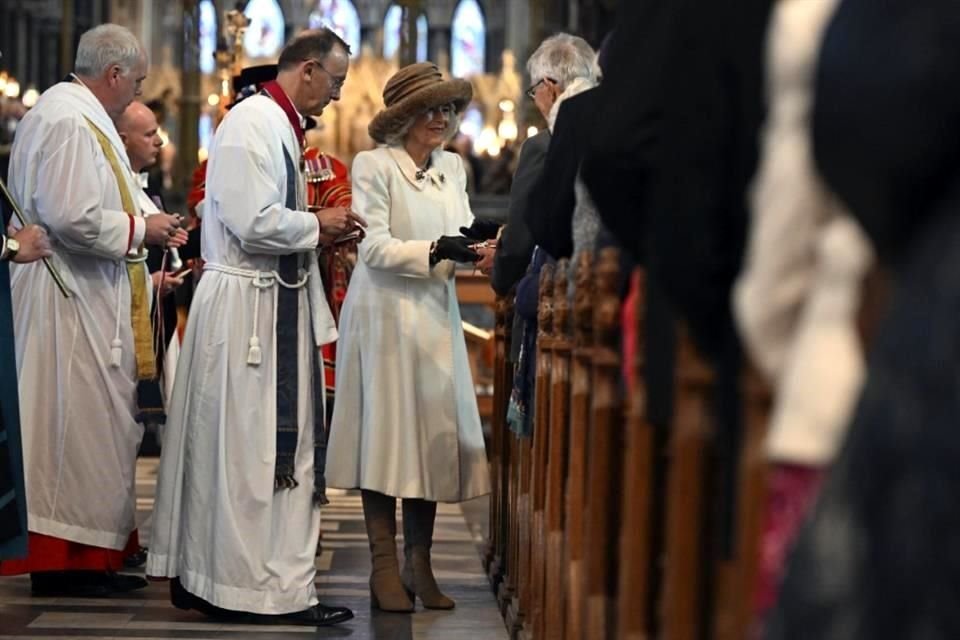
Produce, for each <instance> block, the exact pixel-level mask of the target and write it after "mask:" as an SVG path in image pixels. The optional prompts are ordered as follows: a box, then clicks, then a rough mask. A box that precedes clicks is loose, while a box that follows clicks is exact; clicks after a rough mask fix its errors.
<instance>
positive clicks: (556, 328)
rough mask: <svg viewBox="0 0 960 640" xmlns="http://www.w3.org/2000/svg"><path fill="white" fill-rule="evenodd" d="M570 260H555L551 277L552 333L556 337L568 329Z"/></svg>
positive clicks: (562, 334) (567, 331)
mask: <svg viewBox="0 0 960 640" xmlns="http://www.w3.org/2000/svg"><path fill="white" fill-rule="evenodd" d="M569 274H570V261H569V260H567V259H566V258H562V259H561V260H559V261H558V262H557V268H556V269H555V270H554V278H553V333H554V335H555V336H557V337H561V336H564V335H567V334H568V333H569V331H570V329H569V323H570V298H569V296H568V295H567V289H568V283H569V281H570V278H569Z"/></svg>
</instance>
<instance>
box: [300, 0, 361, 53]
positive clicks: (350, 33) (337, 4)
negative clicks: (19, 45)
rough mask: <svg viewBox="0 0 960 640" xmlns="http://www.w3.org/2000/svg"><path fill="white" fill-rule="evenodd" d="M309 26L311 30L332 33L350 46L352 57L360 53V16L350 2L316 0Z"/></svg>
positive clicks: (342, 0)
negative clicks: (323, 30) (322, 29)
mask: <svg viewBox="0 0 960 640" xmlns="http://www.w3.org/2000/svg"><path fill="white" fill-rule="evenodd" d="M309 24H310V28H311V29H317V28H319V27H327V28H328V29H331V30H332V31H334V32H335V33H336V34H337V35H338V36H340V37H341V38H343V40H344V42H346V43H347V44H348V45H350V51H351V52H352V56H353V57H356V56H357V55H358V54H359V53H360V14H358V13H357V8H356V7H355V6H353V3H352V2H350V0H317V4H316V8H315V9H314V10H313V12H312V13H311V14H310V22H309Z"/></svg>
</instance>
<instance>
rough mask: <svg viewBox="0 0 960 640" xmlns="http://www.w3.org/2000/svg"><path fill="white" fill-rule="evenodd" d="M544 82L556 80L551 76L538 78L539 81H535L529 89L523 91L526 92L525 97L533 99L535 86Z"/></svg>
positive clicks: (535, 92)
mask: <svg viewBox="0 0 960 640" xmlns="http://www.w3.org/2000/svg"><path fill="white" fill-rule="evenodd" d="M544 82H550V83H552V84H557V81H556V80H554V79H553V78H540V80H539V81H537V82H536V83H534V84H533V86H531V87H530V88H529V89H527V90H526V91H524V93H526V94H527V97H528V98H530V99H531V100H533V98H534V96H536V95H537V87H539V86H540V85H542V84H543V83H544Z"/></svg>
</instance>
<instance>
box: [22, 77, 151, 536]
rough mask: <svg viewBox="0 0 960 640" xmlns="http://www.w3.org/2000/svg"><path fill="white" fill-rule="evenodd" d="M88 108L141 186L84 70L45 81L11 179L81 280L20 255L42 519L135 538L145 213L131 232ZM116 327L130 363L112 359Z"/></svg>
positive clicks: (29, 448) (32, 514)
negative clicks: (82, 81)
mask: <svg viewBox="0 0 960 640" xmlns="http://www.w3.org/2000/svg"><path fill="white" fill-rule="evenodd" d="M84 117H86V118H89V120H91V121H92V122H93V123H94V124H95V125H96V126H97V127H98V128H99V129H100V130H101V131H102V132H103V133H104V134H105V135H106V136H107V137H108V138H109V140H110V143H111V145H112V147H113V151H114V154H115V155H116V156H117V159H118V161H119V162H120V163H121V164H122V166H123V169H124V170H125V171H124V174H125V175H126V176H128V181H127V182H128V188H129V189H130V190H131V193H133V194H135V193H136V191H137V190H138V189H139V185H137V184H136V182H135V181H134V180H133V172H132V170H131V169H130V167H129V164H128V163H127V156H126V151H125V150H124V147H123V143H122V142H121V140H120V137H119V135H118V134H117V132H116V129H115V127H114V125H113V122H112V121H111V120H110V117H109V116H108V115H107V112H106V111H105V110H104V109H103V106H102V105H101V104H100V102H99V101H98V100H97V99H96V97H94V95H93V94H92V93H90V91H89V90H88V89H86V88H85V87H83V86H81V85H79V84H71V83H60V84H56V85H54V86H53V87H51V88H50V89H49V90H48V91H46V92H44V94H43V95H42V96H41V97H40V99H39V100H38V101H37V104H36V106H35V107H34V108H33V109H31V110H30V112H29V113H28V114H27V115H26V117H25V118H24V119H23V121H22V122H21V123H20V126H19V127H18V129H17V136H16V140H15V141H14V145H13V152H12V154H11V158H10V187H11V191H12V193H13V195H14V197H15V198H16V199H17V201H18V202H19V203H20V205H21V207H22V208H23V212H24V215H25V216H26V218H27V221H28V222H29V223H37V224H42V225H44V226H45V227H46V228H47V229H48V230H49V233H50V238H51V240H52V243H53V247H54V256H53V258H52V261H53V263H54V264H55V265H56V266H57V267H58V268H59V269H60V271H61V273H62V274H63V278H64V280H65V282H66V286H67V288H68V289H69V290H70V292H71V294H72V297H71V298H69V299H65V298H63V297H62V296H61V294H60V292H59V290H58V289H57V287H56V285H55V284H54V281H53V280H52V279H51V277H50V275H49V274H48V273H47V272H46V270H45V269H44V266H43V264H42V263H41V262H33V263H31V264H26V265H17V264H15V265H12V268H11V282H12V285H13V310H14V323H15V333H16V346H17V368H18V375H19V379H20V416H21V422H22V424H23V425H24V429H23V448H24V459H25V461H26V486H27V498H28V503H27V504H28V511H29V525H28V526H29V529H30V531H33V532H36V533H41V534H45V535H50V536H55V537H58V538H62V539H66V540H71V541H75V542H79V543H82V544H88V545H94V546H98V547H105V548H109V549H122V548H123V547H124V546H125V544H126V542H127V538H128V537H129V534H130V532H131V531H132V530H133V528H134V526H135V524H134V508H135V493H134V490H135V484H134V479H135V468H136V455H137V447H138V446H139V444H140V439H141V437H142V435H143V429H142V427H141V426H140V425H139V424H138V423H137V421H136V419H135V416H136V411H137V410H136V363H135V357H134V347H133V329H132V326H131V321H130V283H129V278H128V275H127V268H126V264H125V262H124V257H125V254H126V253H127V251H128V248H129V247H130V246H134V247H136V246H138V245H139V244H140V242H141V241H142V239H143V236H144V232H145V224H144V221H143V219H142V218H140V217H136V218H134V222H133V223H132V235H131V220H130V217H129V216H128V215H127V213H125V212H124V211H123V207H122V204H121V201H120V191H119V189H118V186H117V181H116V178H115V176H114V173H113V171H112V170H111V168H110V165H109V164H108V162H107V159H106V156H104V154H103V151H102V149H101V147H100V144H99V143H98V142H97V139H96V137H95V135H94V133H93V131H92V129H91V128H90V127H89V125H88V124H87V121H86V120H85V119H84ZM131 213H136V212H131ZM131 240H132V242H131ZM116 339H119V340H120V344H121V345H122V350H121V352H120V355H121V358H120V362H119V366H113V365H112V360H111V345H112V343H113V342H114V340H116Z"/></svg>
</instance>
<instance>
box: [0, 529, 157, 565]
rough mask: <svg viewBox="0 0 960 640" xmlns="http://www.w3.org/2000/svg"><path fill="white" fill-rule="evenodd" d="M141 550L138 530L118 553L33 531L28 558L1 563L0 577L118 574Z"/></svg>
mask: <svg viewBox="0 0 960 640" xmlns="http://www.w3.org/2000/svg"><path fill="white" fill-rule="evenodd" d="M139 550H140V538H139V536H138V534H137V530H136V529H134V530H133V533H131V534H130V539H129V540H128V541H127V546H126V548H125V549H122V550H120V551H115V550H113V549H105V548H103V547H93V546H90V545H86V544H80V543H79V542H73V541H72V540H64V539H63V538H55V537H53V536H45V535H43V534H40V533H34V532H33V531H30V532H29V534H28V537H27V557H26V558H21V559H17V560H4V561H3V562H0V576H16V575H20V574H24V573H36V572H39V571H118V570H120V569H121V568H123V560H124V558H126V557H127V556H129V555H132V554H134V553H137V552H138V551H139Z"/></svg>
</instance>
